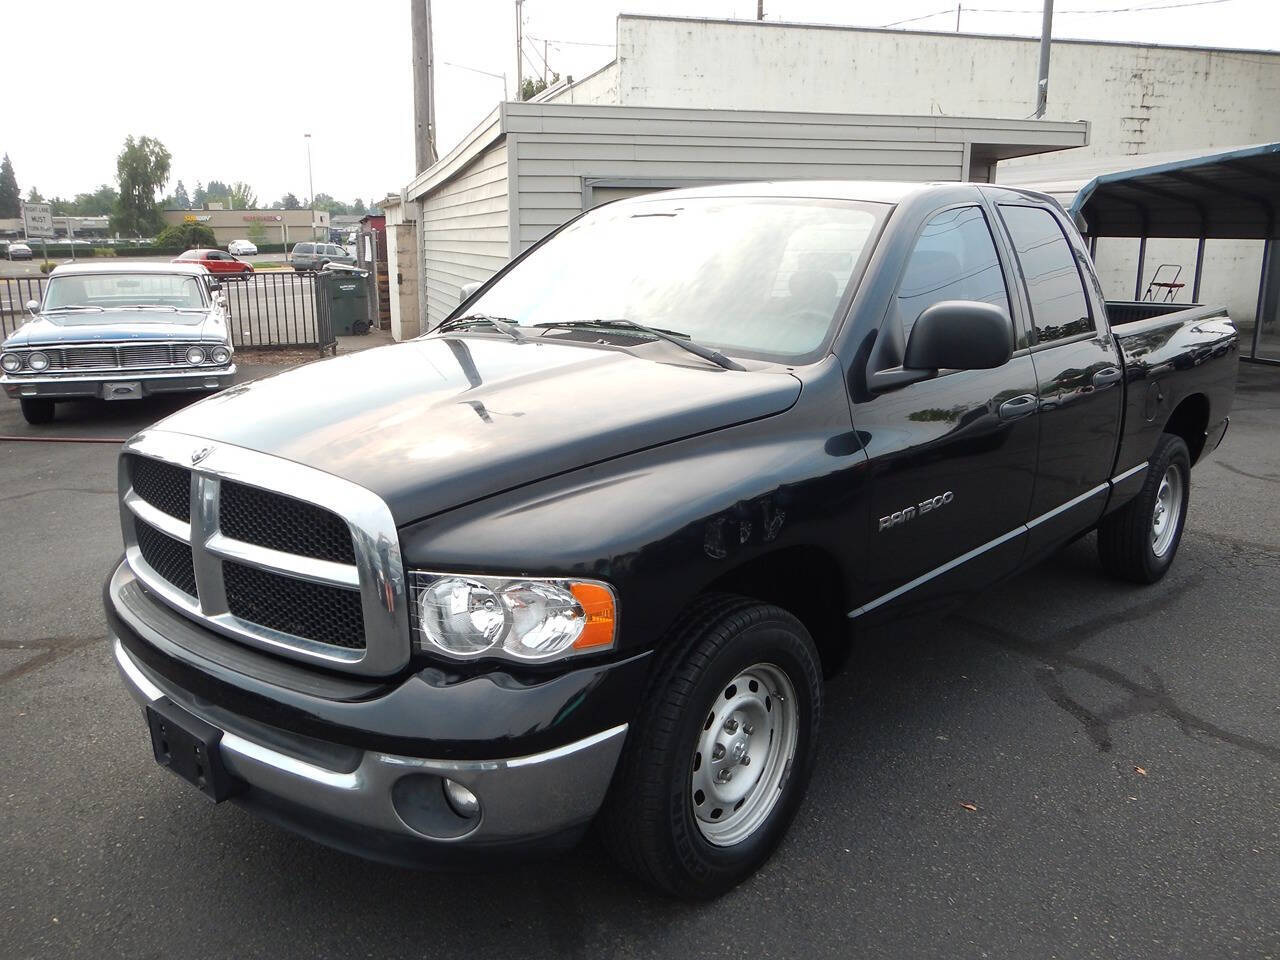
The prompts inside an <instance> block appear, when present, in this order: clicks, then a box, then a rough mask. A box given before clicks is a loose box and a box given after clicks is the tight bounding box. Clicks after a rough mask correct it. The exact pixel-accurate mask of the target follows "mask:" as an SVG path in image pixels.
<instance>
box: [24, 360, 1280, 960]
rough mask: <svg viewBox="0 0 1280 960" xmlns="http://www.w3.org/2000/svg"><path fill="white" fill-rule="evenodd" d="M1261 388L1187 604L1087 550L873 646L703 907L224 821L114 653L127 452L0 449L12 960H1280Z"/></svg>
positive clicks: (560, 872)
mask: <svg viewBox="0 0 1280 960" xmlns="http://www.w3.org/2000/svg"><path fill="white" fill-rule="evenodd" d="M246 373H253V371H246ZM1241 381H1242V382H1241V388H1240V392H1239V395H1238V398H1237V402H1236V409H1235V413H1234V415H1233V417H1232V426H1231V430H1230V432H1229V433H1228V435H1227V438H1226V441H1225V443H1224V445H1223V447H1222V448H1221V449H1220V450H1219V452H1218V453H1217V454H1216V455H1215V457H1214V458H1213V459H1212V460H1211V461H1210V462H1208V463H1206V464H1204V465H1202V466H1199V467H1197V468H1196V470H1195V472H1194V475H1193V492H1192V505H1191V515H1190V523H1189V527H1188V529H1187V532H1186V536H1185V538H1184V540H1183V543H1182V547H1181V550H1180V552H1179V555H1178V558H1177V561H1176V563H1175V565H1174V567H1173V570H1172V571H1171V573H1170V574H1169V576H1167V577H1166V578H1165V579H1164V580H1163V581H1162V582H1161V583H1159V584H1157V585H1155V586H1151V587H1145V588H1139V587H1134V586H1130V585H1124V584H1119V583H1115V582H1113V581H1110V580H1108V579H1106V578H1105V577H1104V576H1103V575H1102V573H1101V572H1100V570H1099V568H1098V565H1097V564H1096V562H1095V559H1094V542H1093V538H1092V537H1089V538H1086V539H1085V540H1082V541H1080V542H1078V543H1076V544H1075V545H1073V546H1071V547H1070V548H1068V549H1067V550H1065V551H1064V552H1063V553H1062V554H1061V555H1059V556H1057V557H1055V558H1054V559H1052V560H1050V561H1048V562H1046V563H1045V564H1043V565H1041V566H1040V567H1038V568H1037V569H1035V570H1033V571H1031V572H1029V573H1026V574H1023V575H1021V576H1019V577H1017V578H1015V579H1013V580H1011V581H1009V582H1007V583H1005V584H1003V585H1001V586H999V587H996V588H994V589H991V590H989V591H987V592H985V593H984V594H982V595H981V596H978V597H975V598H974V599H973V600H972V601H970V602H968V603H967V604H966V605H965V606H964V607H963V608H962V609H960V610H958V611H957V612H955V613H953V614H952V615H950V616H948V617H946V618H945V619H942V620H934V621H925V622H920V623H908V624H903V625H900V626H899V627H897V628H894V629H892V630H886V631H884V632H883V633H881V634H877V635H876V636H874V637H871V638H868V639H867V640H866V641H865V642H864V644H863V645H862V647H861V648H860V649H859V651H858V653H857V654H856V655H855V657H854V659H853V661H852V662H851V664H850V666H849V668H848V670H847V671H846V672H845V673H844V674H843V675H842V676H840V677H838V678H837V679H835V680H833V681H831V682H830V683H829V684H828V686H827V698H828V701H827V702H828V705H827V714H826V722H825V725H824V730H823V739H822V743H821V749H820V755H819V759H818V763H817V768H816V772H815V774H814V779H813V783H812V786H811V788H810V792H809V797H808V799H807V801H806V803H805V804H804V806H803V808H802V810H801V812H800V815H799V817H798V819H797V821H796V823H795V825H794V827H793V828H792V831H791V834H790V836H789V837H788V838H787V840H786V841H785V842H784V844H783V846H782V848H781V849H780V851H779V852H778V853H777V855H776V856H775V857H774V858H773V859H772V860H771V861H770V862H769V863H768V864H767V865H766V866H765V868H764V869H763V870H761V871H760V873H759V874H758V875H757V876H755V877H754V878H752V879H751V880H750V881H748V882H747V883H745V884H744V885H743V886H741V887H740V888H739V889H737V890H735V891H733V892H732V893H730V894H729V895H727V896H726V897H724V898H723V899H721V900H719V901H716V902H714V903H707V904H694V905H690V904H684V903H678V902H673V901H670V900H665V899H662V898H658V897H655V896H652V895H651V894H649V893H648V892H647V891H646V890H645V889H644V888H642V887H641V886H639V885H638V884H636V883H634V882H632V881H631V880H629V879H627V878H626V877H625V876H623V875H622V874H621V873H620V872H618V871H617V870H616V869H615V868H614V867H613V866H612V865H611V863H610V862H609V861H608V859H607V858H606V857H605V855H604V854H603V852H602V851H601V849H600V847H599V845H598V844H597V843H595V842H594V841H588V842H587V843H586V844H585V845H584V846H583V847H582V848H580V849H579V850H577V851H576V852H574V853H572V854H571V855H569V856H566V857H562V858H560V859H558V860H555V861H553V862H549V863H540V864H532V865H527V866H523V867H520V868H512V869H509V870H506V871H502V872H498V873H488V874H461V875H435V874H430V873H418V872H411V871H407V870H400V869H393V868H389V867H384V866H379V865H376V864H372V863H367V862H364V861H362V860H358V859H355V858H353V857H350V856H347V855H345V854H341V853H337V852H334V851H331V850H329V849H326V848H324V847H321V846H317V845H315V844H313V843H311V842H309V841H307V840H305V839H301V838H299V837H296V836H293V835H291V834H288V833H286V832H284V831H282V830H279V829H277V828H276V827H273V826H270V825H268V824H266V823H263V822H261V821H259V820H257V819H255V818H253V817H252V816H250V815H249V814H247V813H245V812H244V811H242V810H240V809H239V808H237V807H235V806H234V805H231V804H223V805H221V806H218V807H213V806H211V805H209V804H208V803H207V802H206V801H205V800H204V799H203V797H202V796H201V795H199V794H198V793H196V792H195V791H193V790H192V789H190V788H189V787H187V786H185V785H184V784H182V783H180V782H179V781H178V780H177V778H176V777H174V776H172V775H170V774H168V773H166V772H164V771H163V770H161V769H159V768H158V767H157V766H156V765H155V764H154V762H153V761H152V759H151V756H150V747H149V745H148V742H147V736H146V732H145V729H144V727H143V724H142V720H141V718H140V716H139V711H138V709H137V707H136V706H135V705H134V704H133V702H132V701H131V700H130V699H129V698H128V697H127V695H126V694H125V692H124V690H123V689H122V687H121V685H120V683H119V682H118V681H117V679H116V673H115V669H114V667H113V665H112V662H111V656H110V653H109V651H108V649H107V645H106V642H105V639H104V625H103V619H102V613H101V610H100V602H101V601H100V597H99V588H100V584H101V581H102V579H103V578H104V577H105V575H106V574H107V572H108V570H109V568H110V567H111V565H112V562H113V560H114V559H115V557H116V556H117V555H118V554H119V552H120V549H121V546H120V535H119V531H118V527H119V521H118V515H117V511H116V501H115V456H116V452H117V451H116V447H115V446H114V445H112V444H96V443H51V442H15V441H0V543H3V549H4V554H3V555H4V558H5V562H4V566H3V570H4V573H5V576H4V577H3V579H0V818H2V820H3V823H4V831H3V834H2V835H0V891H2V892H0V956H3V957H5V958H27V957H40V958H55V957H94V958H100V957H177V956H181V957H188V958H196V957H216V958H227V957H236V958H243V957H268V956H269V957H272V958H275V960H283V958H292V957H306V958H320V957H332V958H349V957H422V956H448V957H456V958H468V957H486V958H507V957H510V958H521V960H527V958H540V957H584V958H592V960H599V958H606V957H681V958H683V957H721V956H723V957H752V958H757V957H806V958H825V957H841V958H846V957H858V958H876V957H884V958H906V957H939V958H942V957H945V958H959V957H999V958H1045V960H1047V958H1084V957H1099V958H1121V957H1124V958H1129V957H1150V958H1158V960H1169V958H1174V957H1179V958H1181V957H1187V958H1217V957H1241V958H1273V960H1275V958H1280V646H1278V645H1277V642H1276V636H1277V632H1278V628H1280V523H1277V520H1276V511H1275V504H1276V501H1277V493H1280V488H1278V485H1280V370H1278V369H1275V368H1264V367H1258V366H1247V365H1242V367H1241ZM172 408H173V403H171V402H164V403H158V402H157V403H147V404H130V405H120V406H116V405H97V406H93V407H85V408H84V409H83V410H81V411H80V413H81V414H82V416H81V418H80V419H79V421H78V422H74V423H73V422H70V421H69V418H67V417H62V416H61V414H62V413H63V411H61V410H60V411H59V413H60V420H59V422H58V423H57V424H56V425H55V426H54V427H52V428H46V429H42V430H40V431H37V430H35V429H34V428H29V427H27V426H26V425H25V424H24V423H22V421H21V419H20V417H19V415H18V412H17V405H16V404H14V403H10V402H7V401H3V400H2V399H0V435H5V436H13V435H33V434H36V433H39V434H40V435H42V436H58V435H61V436H68V437H69V436H83V437H124V436H127V435H128V434H129V433H131V432H132V431H133V430H135V429H137V428H139V427H141V426H144V425H145V424H146V423H147V422H149V421H150V420H152V419H154V418H156V417H158V416H160V415H162V414H164V413H165V412H166V411H167V410H169V409H172Z"/></svg>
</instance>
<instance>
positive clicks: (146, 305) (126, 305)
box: [116, 303, 178, 313]
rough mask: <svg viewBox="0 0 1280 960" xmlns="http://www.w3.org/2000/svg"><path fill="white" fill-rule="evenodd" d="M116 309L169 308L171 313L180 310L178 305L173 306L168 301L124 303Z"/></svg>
mask: <svg viewBox="0 0 1280 960" xmlns="http://www.w3.org/2000/svg"><path fill="white" fill-rule="evenodd" d="M116 309H117V310H168V311H169V312H170V313H177V312H178V308H177V307H172V306H170V305H169V304H167V303H122V304H120V306H118V307H117V308H116Z"/></svg>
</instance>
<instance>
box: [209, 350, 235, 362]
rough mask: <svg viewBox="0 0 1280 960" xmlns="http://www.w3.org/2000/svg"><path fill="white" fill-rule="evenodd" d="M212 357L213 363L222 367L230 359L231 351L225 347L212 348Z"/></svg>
mask: <svg viewBox="0 0 1280 960" xmlns="http://www.w3.org/2000/svg"><path fill="white" fill-rule="evenodd" d="M212 356H213V362H214V363H216V364H217V365H218V366H222V365H223V364H225V363H227V362H228V361H229V360H230V359H231V351H230V350H228V349H227V348H226V347H214V348H213V354H212Z"/></svg>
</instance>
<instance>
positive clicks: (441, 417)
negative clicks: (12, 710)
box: [157, 337, 801, 524]
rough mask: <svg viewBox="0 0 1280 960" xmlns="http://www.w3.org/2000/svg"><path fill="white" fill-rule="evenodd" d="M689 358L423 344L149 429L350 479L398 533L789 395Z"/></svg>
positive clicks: (193, 410)
mask: <svg viewBox="0 0 1280 960" xmlns="http://www.w3.org/2000/svg"><path fill="white" fill-rule="evenodd" d="M659 349H663V348H661V347H659ZM663 355H664V356H666V354H665V353H664V354H663ZM690 360H691V361H692V363H691V364H690V365H688V366H686V365H683V364H676V363H660V362H656V361H654V360H648V359H643V358H641V357H638V356H634V355H632V354H629V353H624V352H621V351H615V350H607V349H599V348H591V347H581V346H565V345H561V344H553V343H515V342H512V341H508V340H496V339H488V338H477V337H470V338H463V337H430V338H427V339H423V340H412V341H409V342H406V343H401V344H396V345H393V346H387V347H381V348H377V349H373V350H366V351H362V352H360V353H355V354H350V355H347V356H344V357H339V358H336V359H333V360H326V361H321V362H317V363H313V364H310V365H308V366H305V367H301V368H299V369H296V370H292V371H289V372H287V373H282V374H279V375H277V376H273V377H269V378H267V379H264V380H258V381H255V382H252V383H247V384H241V385H238V386H235V387H232V388H231V389H230V390H226V391H224V392H223V393H220V394H218V395H216V396H214V397H211V398H209V399H207V400H203V401H201V402H200V403H196V404H193V405H192V406H190V407H187V408H186V409H185V410H182V411H181V412H179V413H177V414H174V415H173V416H171V417H169V418H167V419H165V420H163V421H161V423H160V424H158V425H157V426H158V427H159V428H160V429H165V430H173V431H176V432H179V433H185V434H191V435H194V436H198V437H202V438H206V439H209V440H212V441H214V442H218V441H221V442H225V443H230V444H234V445H236V446H241V447H247V448H249V449H252V450H257V451H259V452H261V453H267V454H271V455H273V456H278V457H284V458H286V459H288V460H293V461H296V462H298V463H302V464H305V465H307V466H310V467H315V468H317V469H319V470H323V471H326V472H328V473H331V474H335V475H337V476H340V477H344V478H346V479H348V480H352V481H354V482H355V483H358V484H360V485H361V486H364V487H366V488H368V489H370V490H372V491H373V492H375V493H377V494H378V495H379V496H381V497H382V498H383V499H384V500H385V501H386V502H387V504H388V506H389V507H390V508H391V512H392V514H393V516H394V517H395V519H396V522H397V524H405V523H409V522H411V521H414V520H418V519H421V518H424V517H427V516H430V515H432V514H435V513H439V512H440V511H442V510H447V509H449V508H451V507H455V506H458V505H460V504H463V503H468V502H470V501H473V500H477V499H480V498H482V497H486V496H489V495H491V494H494V493H498V492H499V491H502V490H507V489H511V488H513V487H517V486H520V485H523V484H526V483H531V482H533V481H536V480H541V479H543V478H545V477H549V476H552V475H554V474H557V473H562V472H564V471H567V470H572V469H576V468H578V467H583V466H587V465H590V464H594V463H598V462H600V461H602V460H608V459H610V458H612V457H617V456H621V455H623V454H626V453H631V452H633V451H636V450H640V449H643V448H645V447H651V446H655V445H657V444H662V443H669V442H671V441H674V440H679V439H681V438H684V437H689V436H693V435H695V434H699V433H705V432H707V431H709V430H716V429H719V428H722V427H727V426H731V425H733V424H736V423H742V422H745V421H748V420H755V419H759V418H761V417H766V416H769V415H771V414H776V413H780V412H782V411H783V410H786V409H787V408H788V407H790V406H791V405H792V404H793V403H795V401H796V399H797V398H798V397H799V395H800V387H801V384H800V381H799V380H798V379H797V378H796V377H794V376H792V375H790V374H788V373H783V372H777V371H743V372H740V371H729V370H720V369H717V368H714V367H709V366H706V365H704V364H702V362H701V361H698V360H694V359H693V358H690Z"/></svg>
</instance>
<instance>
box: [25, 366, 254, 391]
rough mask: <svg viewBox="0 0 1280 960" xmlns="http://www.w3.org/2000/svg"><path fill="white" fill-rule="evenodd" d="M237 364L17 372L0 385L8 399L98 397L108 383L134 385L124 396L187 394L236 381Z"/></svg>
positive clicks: (219, 388)
mask: <svg viewBox="0 0 1280 960" xmlns="http://www.w3.org/2000/svg"><path fill="white" fill-rule="evenodd" d="M235 376H236V365H235V364H234V363H233V364H231V365H230V366H229V367H218V368H216V369H209V370H196V369H192V370H180V371H175V372H172V373H170V372H165V373H158V372H154V371H147V370H101V371H96V372H94V373H91V374H69V375H62V374H42V375H31V374H19V375H18V376H3V377H0V386H2V387H4V392H5V393H6V394H8V395H9V396H10V397H11V398H13V399H15V400H17V399H19V398H21V397H48V398H51V399H54V400H57V399H59V398H63V397H65V398H66V399H72V398H75V397H100V398H102V399H108V400H109V399H112V398H111V397H109V396H108V395H107V385H108V384H137V385H138V393H137V394H133V393H129V394H125V396H138V395H140V396H144V397H149V396H152V395H153V394H157V393H190V392H192V391H205V390H222V389H225V388H226V387H229V386H231V384H232V383H234V382H235Z"/></svg>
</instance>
